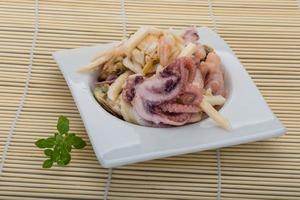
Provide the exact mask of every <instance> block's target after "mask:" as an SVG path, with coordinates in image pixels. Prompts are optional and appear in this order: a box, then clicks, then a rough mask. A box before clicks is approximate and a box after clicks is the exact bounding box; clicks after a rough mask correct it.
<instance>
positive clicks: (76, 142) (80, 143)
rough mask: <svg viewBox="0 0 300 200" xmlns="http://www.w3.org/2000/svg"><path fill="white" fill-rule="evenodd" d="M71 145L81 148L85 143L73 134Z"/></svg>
mask: <svg viewBox="0 0 300 200" xmlns="http://www.w3.org/2000/svg"><path fill="white" fill-rule="evenodd" d="M73 146H74V147H75V148H76V149H83V148H84V147H85V146H86V143H85V141H84V140H83V139H82V138H81V137H78V136H75V137H74V139H73Z"/></svg>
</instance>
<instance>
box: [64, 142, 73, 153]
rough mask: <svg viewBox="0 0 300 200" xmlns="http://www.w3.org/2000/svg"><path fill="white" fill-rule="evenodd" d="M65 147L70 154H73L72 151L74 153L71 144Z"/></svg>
mask: <svg viewBox="0 0 300 200" xmlns="http://www.w3.org/2000/svg"><path fill="white" fill-rule="evenodd" d="M64 146H65V148H66V150H67V151H68V152H71V151H72V145H71V144H65V145H64Z"/></svg>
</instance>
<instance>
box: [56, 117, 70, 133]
mask: <svg viewBox="0 0 300 200" xmlns="http://www.w3.org/2000/svg"><path fill="white" fill-rule="evenodd" d="M57 130H58V131H59V133H60V134H62V135H63V134H66V133H68V132H69V120H68V118H66V117H65V116H60V117H59V118H58V121H57Z"/></svg>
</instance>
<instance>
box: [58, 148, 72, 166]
mask: <svg viewBox="0 0 300 200" xmlns="http://www.w3.org/2000/svg"><path fill="white" fill-rule="evenodd" d="M60 160H61V161H62V162H63V164H64V165H67V164H69V162H70V161H71V155H70V153H69V152H68V151H67V149H65V148H63V149H62V151H61V154H60Z"/></svg>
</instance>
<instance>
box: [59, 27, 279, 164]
mask: <svg viewBox="0 0 300 200" xmlns="http://www.w3.org/2000/svg"><path fill="white" fill-rule="evenodd" d="M198 31H199V35H200V42H201V43H202V44H207V45H209V46H211V47H213V48H214V49H215V50H216V52H217V54H218V55H219V56H220V57H221V60H222V64H223V66H224V68H225V70H226V85H227V88H228V91H229V93H228V94H229V95H228V99H227V102H226V104H225V105H224V106H223V107H222V109H221V110H220V113H221V114H222V115H224V116H225V117H226V118H228V120H229V121H230V123H231V126H232V130H230V131H226V130H223V129H221V128H219V127H217V126H216V124H215V122H214V121H212V120H211V119H205V120H203V121H201V122H198V123H195V124H190V125H186V126H182V127H176V128H175V127H174V128H150V127H143V126H138V125H134V124H131V123H128V122H126V121H122V120H120V119H118V118H116V117H114V116H112V115H111V114H109V113H108V112H107V111H105V110H104V109H103V108H102V107H101V106H100V105H99V104H98V102H97V101H96V100H95V98H94V96H93V94H92V91H91V88H90V81H91V80H92V76H91V75H82V74H80V73H77V70H78V69H79V68H80V67H81V66H84V65H86V64H88V63H89V62H90V60H91V59H92V57H93V56H94V55H95V54H96V52H98V51H101V50H103V49H106V48H108V47H110V46H111V45H113V44H100V45H97V46H93V47H84V48H78V49H71V50H62V51H58V52H55V53H54V58H55V60H56V62H57V63H58V65H59V67H60V69H61V71H62V73H63V75H64V77H65V79H66V81H67V83H68V85H69V88H70V90H71V92H72V95H73V97H74V100H75V102H76V105H77V107H78V109H79V112H80V114H81V117H82V120H83V122H84V125H85V128H86V130H87V133H88V135H89V137H90V140H91V143H92V145H93V148H94V151H95V153H96V155H97V158H98V159H99V161H100V162H101V164H102V166H103V167H116V166H120V165H125V164H129V163H135V162H140V161H145V160H151V159H156V158H163V157H167V156H174V155H179V154H185V153H191V152H196V151H203V150H207V149H215V148H220V147H226V146H231V145H237V144H242V143H247V142H253V141H257V140H263V139H267V138H270V137H274V136H279V135H282V134H284V133H285V128H284V127H283V125H282V124H281V122H280V121H279V120H278V119H277V118H276V117H275V115H274V114H273V113H272V111H271V110H270V109H269V107H268V105H267V104H266V102H265V101H264V99H263V97H262V96H261V94H260V92H259V91H258V89H257V88H256V86H255V84H254V83H253V81H252V80H251V78H250V77H249V75H248V73H247V72H246V71H245V69H244V67H243V66H242V64H241V63H240V62H239V60H238V59H237V58H236V56H235V55H234V54H233V52H232V51H231V50H230V48H229V47H228V45H227V44H226V43H225V42H224V41H223V40H222V39H221V38H220V37H219V36H218V35H217V34H216V33H215V32H213V31H212V30H210V29H209V28H206V27H203V28H199V29H198Z"/></svg>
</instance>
